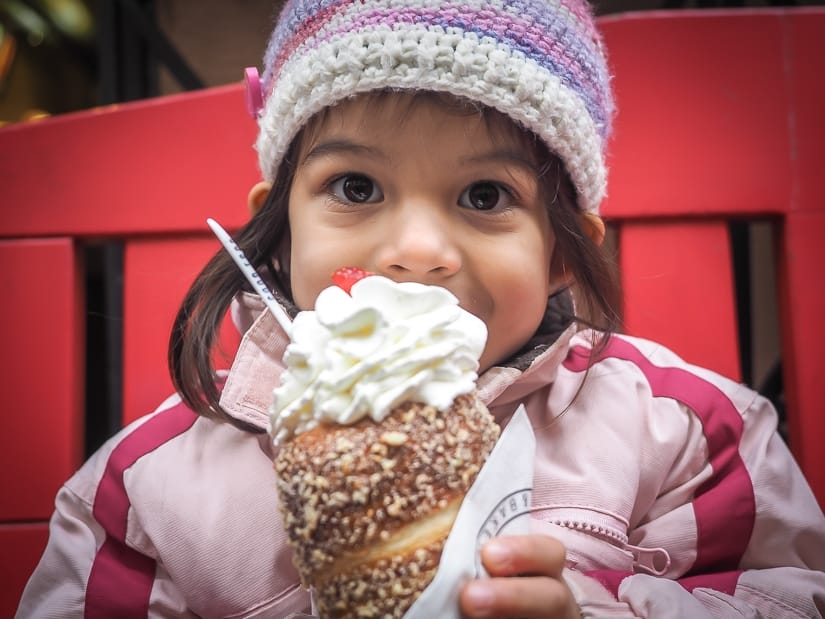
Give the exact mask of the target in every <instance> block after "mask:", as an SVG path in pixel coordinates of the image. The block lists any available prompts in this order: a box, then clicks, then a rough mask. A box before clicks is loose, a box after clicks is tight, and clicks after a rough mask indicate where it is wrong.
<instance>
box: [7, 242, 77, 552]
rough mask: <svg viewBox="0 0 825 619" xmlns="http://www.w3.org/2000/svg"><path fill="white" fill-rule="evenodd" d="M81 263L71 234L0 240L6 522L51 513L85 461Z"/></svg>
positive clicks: (39, 516) (41, 516) (34, 517)
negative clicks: (56, 499)
mask: <svg viewBox="0 0 825 619" xmlns="http://www.w3.org/2000/svg"><path fill="white" fill-rule="evenodd" d="M78 266H79V265H78V261H77V257H76V253H75V247H74V244H73V242H72V240H71V239H67V238H55V239H48V240H18V241H0V290H3V292H4V296H3V303H2V305H0V316H2V319H0V330H2V331H0V341H2V342H3V355H2V356H0V359H2V361H0V363H2V368H0V377H2V378H0V380H2V389H1V390H0V391H2V394H3V411H4V415H3V419H4V421H3V424H4V427H3V431H2V432H0V492H2V495H3V497H4V499H3V501H0V522H2V521H21V520H34V519H46V518H48V517H49V515H50V514H51V512H52V510H53V509H54V495H55V494H56V492H57V490H58V488H60V485H61V484H62V483H63V482H64V481H65V480H66V479H67V478H68V477H69V476H70V475H71V474H72V473H73V472H74V471H75V469H77V467H78V466H80V464H81V461H82V456H83V383H84V371H83V362H82V358H83V347H84V345H85V341H84V322H83V311H84V309H83V305H82V304H83V295H82V283H81V280H80V278H79V269H78ZM4 552H5V551H4Z"/></svg>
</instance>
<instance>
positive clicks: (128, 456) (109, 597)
mask: <svg viewBox="0 0 825 619" xmlns="http://www.w3.org/2000/svg"><path fill="white" fill-rule="evenodd" d="M196 419H197V415H195V414H194V413H193V412H192V411H190V410H189V409H188V408H186V406H184V405H183V404H178V405H177V406H174V407H172V408H170V409H168V410H165V411H163V412H161V413H158V414H157V415H155V416H154V417H152V418H151V419H149V420H148V421H147V422H146V423H144V424H143V425H141V426H140V427H139V428H137V429H135V431H134V432H132V433H131V434H130V435H129V436H127V437H126V438H124V439H123V441H121V442H120V444H119V445H118V446H117V447H115V449H114V450H113V451H112V453H111V454H110V455H109V460H108V461H107V463H106V470H105V471H104V473H103V477H102V478H101V480H100V484H99V485H98V487H97V493H96V494H95V501H94V505H93V508H92V510H93V515H94V517H95V520H97V521H98V522H99V523H100V524H101V526H102V527H103V529H104V530H105V531H106V540H105V541H104V543H103V545H102V546H101V547H100V549H99V550H98V552H97V555H96V556H95V560H94V563H93V564H92V569H91V572H90V574H89V582H88V584H87V586H86V611H85V617H86V618H87V619H93V618H103V617H119V618H121V617H122V618H124V619H128V618H131V617H146V615H147V613H148V611H149V596H150V594H151V593H152V584H153V582H154V579H155V561H154V559H152V558H151V557H147V556H145V555H143V554H141V553H139V552H138V551H136V550H134V549H133V548H130V547H129V546H128V545H127V544H126V530H127V524H128V522H127V519H128V515H129V507H130V505H131V504H130V502H129V496H128V494H127V493H126V486H125V485H124V481H123V474H124V472H125V471H126V470H127V469H128V468H129V467H131V466H132V465H133V464H134V463H135V462H137V460H138V459H139V458H141V457H142V456H144V455H146V454H148V453H149V452H151V451H154V450H155V449H157V448H158V447H160V446H161V445H163V444H164V443H166V442H167V441H169V440H171V439H173V438H174V437H176V436H178V435H179V434H182V433H183V432H185V431H186V430H188V429H189V428H190V427H192V424H194V423H195V420H196Z"/></svg>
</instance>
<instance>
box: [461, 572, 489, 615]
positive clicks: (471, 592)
mask: <svg viewBox="0 0 825 619" xmlns="http://www.w3.org/2000/svg"><path fill="white" fill-rule="evenodd" d="M464 603H465V606H469V608H467V610H470V611H472V614H473V617H479V618H480V617H487V616H488V612H487V611H488V610H489V609H490V607H491V606H492V605H493V592H492V591H490V588H489V587H487V586H486V584H485V583H484V582H483V581H481V580H473V581H471V582H468V583H467V585H466V587H465V588H464Z"/></svg>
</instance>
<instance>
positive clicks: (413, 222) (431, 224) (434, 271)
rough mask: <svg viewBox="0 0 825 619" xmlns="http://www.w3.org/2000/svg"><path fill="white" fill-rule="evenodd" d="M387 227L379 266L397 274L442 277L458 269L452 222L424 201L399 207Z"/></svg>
mask: <svg viewBox="0 0 825 619" xmlns="http://www.w3.org/2000/svg"><path fill="white" fill-rule="evenodd" d="M388 223H389V225H388V226H387V229H386V235H385V238H384V240H383V242H382V243H381V247H380V249H379V252H378V253H379V255H378V257H377V262H378V267H379V268H380V269H381V270H382V271H384V272H386V273H387V274H392V275H395V276H396V277H418V278H425V277H432V276H440V277H445V276H449V275H452V274H454V273H456V272H458V271H459V270H460V268H461V258H462V253H461V249H460V246H459V241H458V231H457V230H455V222H452V223H451V221H450V217H449V216H448V215H447V214H445V213H442V212H440V209H438V208H431V207H428V206H426V205H424V204H421V203H418V204H411V205H407V206H404V207H401V208H400V209H398V214H397V217H395V218H393V220H392V221H391V222H388Z"/></svg>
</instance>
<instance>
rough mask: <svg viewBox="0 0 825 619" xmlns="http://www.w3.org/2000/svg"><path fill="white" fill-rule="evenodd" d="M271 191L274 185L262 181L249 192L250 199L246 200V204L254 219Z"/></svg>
mask: <svg viewBox="0 0 825 619" xmlns="http://www.w3.org/2000/svg"><path fill="white" fill-rule="evenodd" d="M271 189H272V183H270V182H269V181H261V182H260V183H255V185H254V186H253V187H252V189H250V190H249V197H248V198H247V199H246V204H247V206H248V207H249V214H250V215H252V216H253V217H254V216H255V214H257V212H258V211H260V210H261V207H262V206H263V205H264V202H265V201H266V197H267V196H268V195H269V192H270V190H271Z"/></svg>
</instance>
